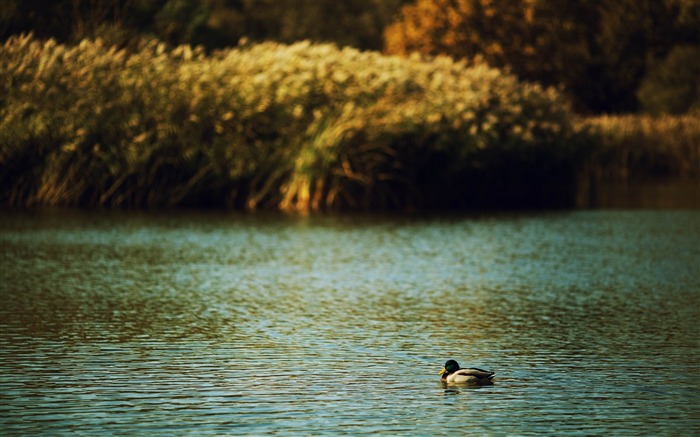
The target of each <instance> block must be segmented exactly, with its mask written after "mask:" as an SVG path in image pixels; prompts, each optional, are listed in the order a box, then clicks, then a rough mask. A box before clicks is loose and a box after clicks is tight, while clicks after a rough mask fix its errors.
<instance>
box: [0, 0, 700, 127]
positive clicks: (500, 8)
mask: <svg viewBox="0 0 700 437" xmlns="http://www.w3.org/2000/svg"><path fill="white" fill-rule="evenodd" d="M699 28H700V2H699V1H697V0H567V1H560V0H497V1H496V0H342V1H338V0H138V1H136V0H110V1H97V0H51V1H50V2H49V1H45V0H3V1H2V2H0V41H4V40H6V39H7V38H9V37H10V36H11V35H18V34H21V33H28V32H33V33H34V34H35V35H36V36H37V37H38V38H41V39H47V38H54V39H56V40H57V41H58V42H61V43H67V44H75V43H77V42H79V41H81V40H83V39H85V38H91V39H95V38H97V37H99V38H101V39H103V40H104V41H108V42H109V43H110V44H117V45H119V46H120V47H135V46H137V45H138V41H139V39H141V38H153V37H155V38H157V39H159V40H161V41H163V42H166V43H167V44H169V45H170V46H171V47H174V46H177V45H180V44H190V45H202V46H203V47H205V49H206V50H212V49H215V48H224V47H232V46H236V45H238V43H239V42H240V41H249V42H263V41H277V42H283V43H294V42H296V41H300V40H309V41H312V42H317V43H318V42H330V43H334V44H336V45H337V46H340V47H343V46H351V47H355V48H358V49H361V50H382V49H384V50H385V52H386V53H388V54H406V55H408V54H410V53H414V52H418V53H421V54H428V55H431V56H435V55H448V56H451V57H453V58H455V59H461V58H467V59H471V58H473V57H474V56H480V57H482V58H483V59H484V60H486V62H488V63H489V65H491V66H493V67H496V68H506V69H509V70H510V71H512V72H513V73H514V74H515V75H516V76H517V77H518V78H520V79H521V80H526V81H535V82H538V83H540V84H541V85H543V86H545V87H547V86H561V87H563V89H564V92H565V93H566V96H567V98H570V99H571V101H572V102H573V104H574V109H575V110H576V111H577V112H580V113H587V114H590V113H620V112H635V111H638V110H640V109H643V110H646V111H648V112H651V113H667V112H670V113H680V112H684V111H685V108H687V107H688V104H687V99H684V98H683V97H682V94H681V93H682V92H683V91H684V90H687V89H689V88H691V89H692V88H697V82H698V79H697V74H695V71H694V70H693V69H692V66H693V65H697V62H692V61H693V60H694V59H693V58H688V57H687V55H688V54H689V53H691V52H690V51H689V50H695V51H697V50H700V32H698V30H697V29H699ZM679 47H685V51H679V50H680V49H679ZM684 59H687V61H683V60H684ZM667 71H674V72H677V73H678V74H677V75H676V76H675V77H670V76H668V75H667V74H666V73H665V72H667ZM668 86H670V87H672V90H671V91H670V93H667V92H666V87H668Z"/></svg>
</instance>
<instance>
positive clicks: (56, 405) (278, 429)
mask: <svg viewBox="0 0 700 437" xmlns="http://www.w3.org/2000/svg"><path fill="white" fill-rule="evenodd" d="M0 218H1V220H2V231H1V233H0V244H1V246H0V248H1V249H0V263H1V277H0V279H1V282H0V284H1V287H2V289H1V294H0V296H1V299H2V301H1V305H0V429H2V431H3V435H28V434H32V435H35V434H45V435H62V434H83V435H112V434H118V435H124V434H144V435H174V434H175V435H182V434H196V435H222V434H223V435H226V434H229V435H230V434H234V435H246V434H247V435H260V434H266V433H277V434H282V435H308V434H314V433H316V434H348V435H360V434H365V435H367V434H372V435H374V434H388V435H395V434H399V433H405V434H420V435H451V434H455V435H461V434H464V433H473V434H477V435H481V434H500V435H528V434H533V435H534V434H538V435H541V434H547V435H567V434H569V435H571V434H584V435H591V434H614V435H625V434H646V435H692V434H696V435H697V434H698V433H700V407H699V405H700V395H699V394H698V393H699V391H698V390H699V389H700V344H699V340H698V338H700V335H699V334H700V329H699V328H698V323H697V320H699V319H700V261H699V260H700V212H697V211H633V212H626V211H595V212H594V211H588V212H586V211H582V212H572V213H548V214H519V215H482V216H473V217H431V218H418V217H413V218H405V217H404V218H400V217H362V216H354V217H333V216H323V217H319V216H310V217H289V216H277V215H264V214H252V215H236V214H226V213H215V212H209V213H184V212H180V213H172V214H156V213H79V212H73V213H66V212H49V213H34V214H32V213H9V212H3V213H2V215H1V216H0ZM447 358H455V359H457V360H458V361H459V362H460V363H462V364H463V365H465V366H477V367H482V368H487V369H490V370H493V371H495V372H497V375H496V379H495V385H494V386H489V387H481V388H477V389H470V388H465V387H445V386H443V385H442V384H441V383H440V381H439V376H438V375H437V372H438V371H439V370H440V368H441V367H442V364H443V363H444V362H445V361H446V359H447Z"/></svg>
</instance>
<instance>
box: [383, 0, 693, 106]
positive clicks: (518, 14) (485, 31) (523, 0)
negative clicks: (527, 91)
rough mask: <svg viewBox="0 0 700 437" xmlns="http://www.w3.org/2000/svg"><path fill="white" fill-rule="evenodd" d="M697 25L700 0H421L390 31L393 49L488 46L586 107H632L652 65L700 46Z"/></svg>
mask: <svg viewBox="0 0 700 437" xmlns="http://www.w3.org/2000/svg"><path fill="white" fill-rule="evenodd" d="M697 29H700V2H698V1H696V0H571V1H566V2H562V1H558V0H417V1H416V2H415V3H414V4H410V5H406V6H404V7H403V8H402V10H401V13H400V17H399V19H398V21H396V22H395V23H393V24H392V25H390V26H389V27H388V28H387V29H386V31H385V38H386V51H387V52H388V53H395V54H408V53H411V52H419V53H424V54H427V55H437V54H449V55H450V56H453V57H456V58H472V57H474V56H483V57H484V58H485V59H486V60H487V61H488V62H489V63H490V64H492V65H494V66H497V67H501V68H509V69H511V70H512V71H513V72H514V73H515V74H517V75H518V76H519V77H521V78H523V79H526V80H534V81H538V82H540V83H543V84H545V85H562V86H563V87H564V88H565V90H566V92H568V93H569V95H570V96H571V97H572V99H573V101H574V103H575V107H576V108H577V109H578V110H580V111H585V112H628V111H634V110H637V109H638V108H639V105H638V101H637V90H638V89H639V86H640V83H641V82H642V79H643V78H644V77H645V74H646V71H647V69H648V67H649V66H650V65H654V64H657V63H658V62H660V61H661V60H662V59H664V58H665V57H666V56H668V54H669V53H670V52H671V51H672V50H673V49H674V47H677V46H681V45H691V46H694V47H698V45H699V44H700V32H698V31H697ZM687 76H689V75H687ZM695 81H697V77H696V78H695Z"/></svg>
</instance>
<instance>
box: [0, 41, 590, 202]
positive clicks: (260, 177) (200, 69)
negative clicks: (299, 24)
mask: <svg viewBox="0 0 700 437" xmlns="http://www.w3.org/2000/svg"><path fill="white" fill-rule="evenodd" d="M0 59H1V60H2V61H1V62H2V69H1V70H0V87H1V88H0V89H1V91H0V92H1V93H2V97H1V99H2V105H1V107H0V147H1V149H0V166H1V170H2V171H1V173H0V183H1V188H0V203H2V204H5V205H14V206H19V205H23V206H37V205H79V206H107V207H159V206H177V205H196V206H205V205H206V206H228V207H237V208H248V209H254V208H281V209H285V210H309V209H312V210H315V209H346V208H355V209H370V208H380V209H392V208H423V207H468V206H472V205H476V204H487V205H491V204H492V205H496V206H509V205H512V204H513V203H514V204H516V206H542V205H557V204H561V203H565V202H567V201H569V200H568V194H569V192H570V191H573V183H574V180H575V173H576V166H577V165H578V163H580V162H581V161H582V156H583V154H584V153H585V152H586V150H587V147H589V146H590V142H589V139H590V138H591V137H590V135H589V134H588V133H587V129H586V128H585V127H584V128H580V127H577V125H576V124H575V123H573V117H572V115H571V113H570V112H569V110H568V108H567V106H566V104H565V103H564V101H563V100H562V99H561V97H560V95H559V94H558V93H557V92H556V91H554V90H551V89H543V88H541V87H539V86H537V85H534V84H528V83H523V82H520V81H518V80H517V79H516V78H515V77H514V76H512V75H510V74H507V73H504V72H502V71H499V70H497V69H493V68H490V67H488V66H487V65H485V64H483V63H480V62H478V61H476V62H474V63H471V64H467V63H465V62H456V61H453V60H452V59H449V58H441V57H438V58H434V59H430V60H422V59H418V58H409V59H404V58H398V57H391V56H383V55H381V54H379V53H374V52H360V51H357V50H354V49H350V48H344V49H338V48H337V47H335V46H333V45H330V44H311V43H308V42H300V43H296V44H293V45H282V44H276V43H263V44H257V45H250V46H241V47H237V48H233V49H229V50H224V51H221V52H216V53H213V54H209V55H207V54H205V53H203V51H201V50H200V49H196V48H191V47H189V46H182V47H177V48H175V49H168V48H167V47H166V46H165V45H163V44H162V43H159V42H157V41H146V42H144V43H143V44H142V46H141V47H140V48H139V49H138V50H136V51H129V52H127V51H124V50H118V49H116V48H114V47H110V46H107V45H105V44H103V43H102V42H101V41H99V40H98V41H89V40H85V41H83V42H81V43H80V44H79V45H77V46H63V45H60V44H57V43H55V42H53V41H40V40H36V39H34V38H33V37H31V36H21V37H13V38H11V39H9V40H8V41H7V42H6V43H5V44H4V45H3V46H2V49H1V52H0Z"/></svg>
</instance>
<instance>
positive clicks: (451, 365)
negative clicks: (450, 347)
mask: <svg viewBox="0 0 700 437" xmlns="http://www.w3.org/2000/svg"><path fill="white" fill-rule="evenodd" d="M494 375H496V373H495V372H489V371H488V370H481V369H477V368H474V367H472V368H467V369H462V368H460V367H459V364H458V363H457V361H455V360H447V362H446V363H445V367H444V368H443V369H442V370H441V371H440V376H441V379H442V382H445V383H447V384H466V385H493V381H491V379H492V378H493V377H494Z"/></svg>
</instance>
